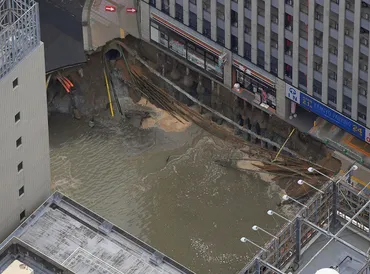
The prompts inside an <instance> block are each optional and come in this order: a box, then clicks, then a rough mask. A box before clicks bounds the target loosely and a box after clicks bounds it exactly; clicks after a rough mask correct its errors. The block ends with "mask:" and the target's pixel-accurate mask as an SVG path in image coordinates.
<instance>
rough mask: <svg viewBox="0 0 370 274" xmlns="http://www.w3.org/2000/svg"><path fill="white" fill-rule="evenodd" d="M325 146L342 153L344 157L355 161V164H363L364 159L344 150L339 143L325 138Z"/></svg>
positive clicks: (348, 150) (346, 149)
mask: <svg viewBox="0 0 370 274" xmlns="http://www.w3.org/2000/svg"><path fill="white" fill-rule="evenodd" d="M324 142H325V144H326V145H328V146H330V147H332V148H333V149H335V150H337V151H340V152H341V153H343V154H344V155H346V156H348V157H350V158H351V159H353V160H355V161H356V162H358V163H360V164H363V163H364V159H363V157H362V156H361V155H359V154H357V153H356V152H354V151H352V150H350V149H348V148H346V147H345V146H343V145H342V144H340V143H337V142H335V141H333V140H331V139H329V138H325V140H324Z"/></svg>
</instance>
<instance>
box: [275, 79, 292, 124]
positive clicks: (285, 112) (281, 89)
mask: <svg viewBox="0 0 370 274" xmlns="http://www.w3.org/2000/svg"><path fill="white" fill-rule="evenodd" d="M289 112H290V102H289V100H288V99H287V98H286V97H285V82H284V81H283V80H281V79H279V78H276V115H277V116H278V117H279V118H281V119H287V118H288V117H289Z"/></svg>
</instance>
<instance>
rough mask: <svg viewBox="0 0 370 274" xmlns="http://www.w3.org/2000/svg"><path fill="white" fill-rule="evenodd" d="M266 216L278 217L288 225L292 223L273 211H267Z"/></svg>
mask: <svg viewBox="0 0 370 274" xmlns="http://www.w3.org/2000/svg"><path fill="white" fill-rule="evenodd" d="M267 214H268V215H270V216H273V215H276V216H278V217H280V218H281V219H283V220H285V221H287V222H288V223H292V221H291V220H289V219H288V218H285V217H284V216H282V215H280V214H279V213H276V212H275V211H273V210H271V209H270V210H268V211H267Z"/></svg>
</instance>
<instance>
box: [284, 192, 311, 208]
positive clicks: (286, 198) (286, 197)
mask: <svg viewBox="0 0 370 274" xmlns="http://www.w3.org/2000/svg"><path fill="white" fill-rule="evenodd" d="M283 200H284V201H288V200H292V201H293V202H295V203H297V204H299V205H301V206H303V207H305V208H308V206H306V205H305V204H302V203H301V202H299V201H297V200H296V199H293V198H292V197H290V196H288V195H286V194H285V195H284V196H283Z"/></svg>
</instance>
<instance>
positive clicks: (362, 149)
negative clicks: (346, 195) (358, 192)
mask: <svg viewBox="0 0 370 274" xmlns="http://www.w3.org/2000/svg"><path fill="white" fill-rule="evenodd" d="M302 119H303V117H302V115H301V116H298V117H297V118H294V119H292V120H290V121H289V122H290V123H291V124H292V125H293V126H296V125H297V126H296V127H297V129H299V130H301V131H303V132H304V131H305V132H308V133H309V134H310V135H311V136H313V137H315V138H316V139H318V140H321V141H322V142H323V143H325V144H327V145H328V146H329V147H331V148H332V149H333V150H334V151H335V152H334V153H333V157H334V158H337V159H338V160H340V161H341V163H342V167H341V171H340V173H342V174H344V173H345V172H347V171H348V169H349V168H350V167H351V166H352V165H353V164H356V165H357V166H358V169H357V170H356V171H353V173H352V178H351V179H352V181H353V182H354V183H357V184H359V185H361V186H366V185H367V183H368V182H369V181H370V145H369V144H367V143H365V142H363V141H361V140H359V139H357V138H356V137H354V136H352V135H351V134H349V133H347V132H345V131H344V130H342V129H340V128H338V127H337V126H335V125H333V124H331V123H329V122H327V121H326V120H324V119H322V118H320V117H318V118H317V119H316V125H315V126H314V123H313V122H312V127H311V128H310V129H307V128H302V123H300V122H302ZM304 119H306V120H309V119H312V118H311V117H305V118H304ZM294 122H295V123H294ZM306 125H308V126H309V123H308V124H307V123H306ZM359 188H360V189H361V188H362V187H360V186H359ZM369 188H370V187H369Z"/></svg>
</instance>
